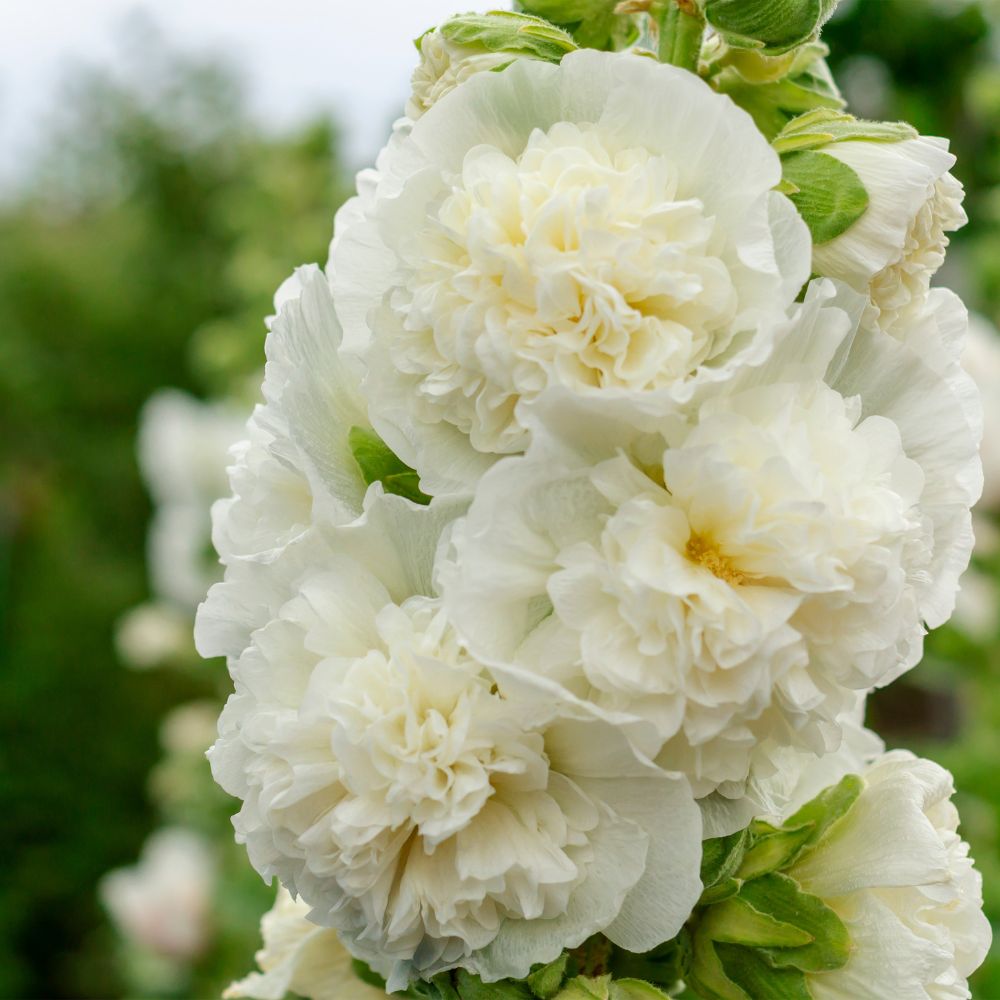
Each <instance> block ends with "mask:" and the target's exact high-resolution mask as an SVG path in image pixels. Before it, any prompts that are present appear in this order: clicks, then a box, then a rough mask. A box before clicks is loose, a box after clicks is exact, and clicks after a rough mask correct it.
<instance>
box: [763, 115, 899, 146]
mask: <svg viewBox="0 0 1000 1000" xmlns="http://www.w3.org/2000/svg"><path fill="white" fill-rule="evenodd" d="M918 135H919V133H918V132H917V130H916V129H915V128H913V126H912V125H907V124H906V122H870V121H865V120H864V119H862V118H855V117H854V116H853V115H849V114H846V113H845V112H843V111H838V110H835V109H832V108H817V109H815V110H813V111H810V112H809V113H807V114H804V115H799V116H798V117H797V118H793V119H792V120H791V121H790V122H788V124H787V125H785V127H784V128H783V129H782V130H781V132H780V133H779V134H778V135H777V136H776V137H775V139H774V140H773V142H772V145H773V146H774V148H775V149H776V150H777V151H778V152H779V153H782V154H784V153H789V152H792V151H793V150H797V149H816V148H819V147H822V146H828V145H829V144H830V143H833V142H850V141H855V142H857V141H861V142H902V141H904V140H905V139H915V138H917V136H918Z"/></svg>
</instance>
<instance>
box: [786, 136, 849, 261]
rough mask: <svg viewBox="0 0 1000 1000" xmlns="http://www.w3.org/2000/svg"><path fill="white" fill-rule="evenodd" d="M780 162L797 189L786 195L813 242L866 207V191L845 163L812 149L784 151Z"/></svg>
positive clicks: (838, 228)
mask: <svg viewBox="0 0 1000 1000" xmlns="http://www.w3.org/2000/svg"><path fill="white" fill-rule="evenodd" d="M781 162H782V169H783V172H784V179H785V180H786V181H787V182H789V183H791V184H794V185H795V186H796V187H797V188H798V189H799V190H798V193H797V194H793V195H790V197H791V199H792V201H793V202H794V203H795V207H796V208H797V209H798V210H799V214H800V215H801V216H802V218H803V219H804V220H805V223H806V225H807V226H808V227H809V231H810V232H811V233H812V237H813V243H815V244H817V245H819V244H822V243H828V242H829V241H830V240H832V239H834V238H836V237H837V236H839V235H840V234H841V233H843V232H845V231H846V230H848V229H850V227H851V226H853V225H854V223H855V222H857V221H858V219H860V218H861V216H862V215H864V214H865V212H866V211H867V209H868V192H867V191H866V190H865V186H864V184H862V183H861V178H860V177H858V175H857V174H856V173H855V172H854V171H853V170H852V169H851V168H850V167H849V166H848V165H847V164H846V163H841V161H840V160H838V159H836V158H835V157H833V156H828V155H827V154H826V153H817V152H814V151H812V150H805V151H800V152H794V153H788V154H787V155H785V156H783V157H782V160H781Z"/></svg>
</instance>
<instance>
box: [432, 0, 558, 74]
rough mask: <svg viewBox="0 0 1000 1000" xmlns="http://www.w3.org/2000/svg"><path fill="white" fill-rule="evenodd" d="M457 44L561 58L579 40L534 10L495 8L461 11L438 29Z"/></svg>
mask: <svg viewBox="0 0 1000 1000" xmlns="http://www.w3.org/2000/svg"><path fill="white" fill-rule="evenodd" d="M438 30H439V31H440V32H441V35H442V36H443V37H444V38H445V39H447V40H448V41H449V42H452V43H453V44H455V45H461V46H464V47H467V48H472V49H482V50H484V51H486V52H511V53H519V54H521V55H526V56H531V57H533V58H535V59H544V60H547V61H548V62H559V60H560V59H562V57H563V56H564V55H566V53H567V52H572V51H573V50H574V49H575V48H576V42H574V41H573V39H572V37H571V36H570V35H569V34H568V33H567V32H565V31H563V30H562V29H561V28H557V27H556V26H555V25H554V24H552V23H550V22H549V21H546V20H545V19H543V18H540V17H534V16H532V15H531V14H517V13H514V12H512V11H508V10H494V11H489V12H488V13H486V14H459V15H458V16H457V17H453V18H450V19H449V20H447V21H445V22H444V24H442V25H441V27H440V28H439V29H438Z"/></svg>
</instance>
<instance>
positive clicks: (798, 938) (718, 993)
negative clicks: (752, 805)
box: [684, 775, 863, 1000]
mask: <svg viewBox="0 0 1000 1000" xmlns="http://www.w3.org/2000/svg"><path fill="white" fill-rule="evenodd" d="M862 787H863V784H862V781H861V779H860V778H859V777H857V776H856V775H848V776H847V777H845V778H843V779H842V780H841V781H840V782H839V783H838V784H837V785H834V786H832V787H831V788H828V789H826V790H825V791H824V792H822V793H821V794H820V795H818V796H817V797H816V798H815V799H813V800H812V801H811V802H809V803H807V804H806V805H805V806H803V807H802V808H801V809H800V810H799V811H798V812H797V813H795V815H793V816H791V817H790V818H789V819H788V820H786V821H785V822H784V823H783V824H782V825H781V826H778V827H776V826H772V825H771V824H769V823H766V822H763V821H761V820H755V821H754V822H753V823H751V824H750V826H749V827H748V828H747V829H746V830H743V831H741V832H739V833H736V834H733V835H731V836H729V837H721V838H717V839H714V840H708V841H706V842H705V845H704V853H703V860H702V883H703V885H704V887H705V888H704V891H703V893H702V897H701V900H700V901H699V904H698V906H697V908H696V909H695V913H694V915H693V916H692V919H691V921H690V922H689V924H688V928H687V931H688V933H689V935H690V952H689V955H688V958H687V962H688V967H687V969H686V970H685V973H684V979H685V981H686V982H687V983H688V985H689V986H690V987H691V989H693V990H694V992H695V993H696V994H697V996H699V997H701V998H703V1000H758V998H764V997H767V998H768V1000H772V998H773V1000H810V997H811V994H810V992H809V986H808V978H807V977H808V976H810V975H817V974H822V973H824V972H829V971H832V970H834V969H839V968H841V967H843V966H844V964H845V963H846V962H847V959H848V957H849V955H850V945H851V942H850V938H849V936H848V933H847V928H846V927H845V926H844V924H843V922H842V921H841V920H840V918H839V917H838V916H837V915H836V913H834V912H833V910H831V909H830V908H829V907H828V906H827V905H826V903H824V902H823V900H821V899H820V898H819V897H817V896H814V895H812V894H811V893H808V892H806V891H804V890H803V889H802V887H801V886H800V885H799V884H798V883H797V882H796V881H795V879H794V877H793V874H792V872H791V871H790V870H791V869H793V867H794V865H795V863H796V862H797V861H799V860H800V859H801V858H803V857H804V856H805V855H806V854H808V853H809V852H811V851H813V850H815V849H816V848H817V847H818V846H819V845H820V844H821V843H822V840H823V838H824V837H825V836H826V834H827V833H828V831H829V830H830V829H831V828H832V827H833V826H834V825H835V824H836V823H838V822H839V821H840V820H842V819H843V817H844V816H846V815H847V814H848V812H850V810H851V808H852V807H853V805H854V803H855V802H856V801H857V798H858V796H859V795H860V794H861V790H862Z"/></svg>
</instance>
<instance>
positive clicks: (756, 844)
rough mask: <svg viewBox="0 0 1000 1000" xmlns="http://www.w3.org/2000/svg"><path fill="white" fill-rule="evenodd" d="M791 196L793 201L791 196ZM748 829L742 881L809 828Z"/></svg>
mask: <svg viewBox="0 0 1000 1000" xmlns="http://www.w3.org/2000/svg"><path fill="white" fill-rule="evenodd" d="M791 197H792V200H793V201H794V200H795V195H792V196H791ZM751 830H752V831H753V834H754V836H753V846H752V847H750V849H749V850H748V851H747V852H746V854H745V855H744V856H743V863H742V864H741V865H740V867H739V871H738V872H737V875H738V877H739V878H741V879H742V880H744V881H746V880H747V879H752V878H757V877H758V876H759V875H764V874H766V873H767V872H773V871H778V870H779V869H781V868H785V867H787V866H788V865H790V864H791V863H792V862H793V861H794V860H795V859H796V858H797V857H798V856H799V854H801V852H802V848H803V846H804V845H805V844H806V843H808V841H809V838H810V837H811V836H812V832H813V827H812V824H811V823H806V824H805V825H803V826H800V827H792V826H791V825H790V824H786V828H782V829H780V830H777V829H775V828H774V827H773V826H770V825H769V824H767V823H754V824H752V826H751Z"/></svg>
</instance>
